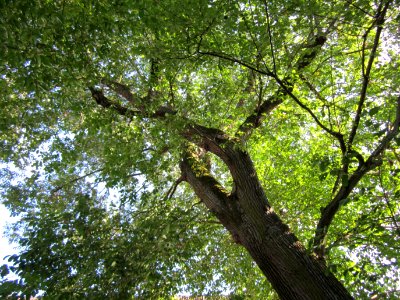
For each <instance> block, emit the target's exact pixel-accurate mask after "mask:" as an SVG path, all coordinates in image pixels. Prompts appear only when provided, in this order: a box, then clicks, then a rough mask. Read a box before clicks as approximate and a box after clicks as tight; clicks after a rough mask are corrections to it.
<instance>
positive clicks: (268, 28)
mask: <svg viewBox="0 0 400 300" xmlns="http://www.w3.org/2000/svg"><path fill="white" fill-rule="evenodd" d="M263 2H264V8H265V14H266V16H267V30H268V37H269V45H270V48H271V56H272V62H273V64H274V74H276V60H275V50H274V46H273V43H272V32H271V22H270V17H269V11H268V4H267V1H266V0H263Z"/></svg>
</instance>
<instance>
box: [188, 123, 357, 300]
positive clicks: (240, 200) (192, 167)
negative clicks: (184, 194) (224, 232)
mask: <svg viewBox="0 0 400 300" xmlns="http://www.w3.org/2000/svg"><path fill="white" fill-rule="evenodd" d="M195 131H196V135H197V137H196V138H195V139H192V140H193V142H194V143H196V144H197V145H198V146H200V147H201V148H203V149H205V150H207V151H210V152H212V153H214V154H216V155H217V156H219V157H220V158H221V159H222V160H223V161H224V163H225V164H226V165H227V166H228V168H229V170H230V173H231V175H232V178H233V181H234V188H233V190H232V192H228V191H227V190H225V189H224V187H222V186H221V185H220V184H219V183H218V181H217V180H216V179H215V178H214V177H213V176H212V175H211V174H210V173H209V171H208V169H207V166H206V164H205V163H204V162H203V161H202V160H201V157H199V156H198V155H196V154H195V152H194V151H191V150H190V149H189V150H188V152H187V154H186V156H185V158H184V159H183V161H182V163H181V170H182V174H183V178H184V180H185V181H187V182H188V183H189V184H190V185H191V187H192V188H193V190H194V191H195V193H196V194H197V196H198V197H199V198H200V199H201V200H202V201H203V202H204V204H205V205H206V206H207V207H208V208H209V209H210V210H211V211H212V212H213V213H214V214H215V215H216V217H217V218H218V219H219V220H220V222H221V223H222V224H223V225H224V226H225V227H226V228H227V229H228V231H229V232H230V233H231V234H232V237H233V239H234V240H235V241H236V242H237V243H240V244H241V245H243V246H244V247H245V248H246V249H247V251H248V252H249V253H250V255H251V256H252V257H253V259H254V260H255V262H256V263H257V265H258V266H259V267H260V269H261V270H262V272H263V273H264V274H265V276H266V277H267V279H268V280H269V281H270V283H271V284H272V286H273V287H274V289H275V290H276V292H277V293H278V295H279V296H280V298H281V299H352V297H351V296H350V294H349V293H348V291H347V290H346V289H345V288H344V287H343V285H342V284H341V283H340V282H339V281H338V280H337V279H336V278H335V277H334V276H333V275H332V274H330V273H329V272H328V270H326V268H324V266H323V265H322V264H321V263H320V262H319V261H318V260H317V259H315V258H314V257H311V256H310V255H308V254H307V253H306V251H305V249H304V247H303V246H302V244H301V243H300V242H299V241H298V239H297V238H296V236H295V235H294V234H293V233H291V231H290V229H289V227H288V226H287V225H286V224H284V223H283V222H282V221H281V219H280V218H279V217H278V215H277V214H276V213H275V212H274V211H273V209H272V207H271V206H270V204H269V202H268V199H267V197H266V195H265V193H264V191H263V188H262V186H261V184H260V181H259V180H258V178H257V174H256V171H255V169H254V166H253V163H252V160H251V159H250V157H249V155H248V154H247V153H246V152H245V151H243V150H241V149H240V148H239V147H238V145H237V144H235V143H234V142H232V141H231V140H229V139H228V138H226V137H225V136H224V135H223V133H222V132H219V131H217V130H211V129H207V128H204V127H200V126H197V127H196V128H195ZM193 132H194V131H193ZM193 132H192V133H193ZM188 135H189V134H188ZM199 136H200V139H199V138H198V137H199Z"/></svg>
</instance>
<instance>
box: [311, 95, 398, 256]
mask: <svg viewBox="0 0 400 300" xmlns="http://www.w3.org/2000/svg"><path fill="white" fill-rule="evenodd" d="M399 126H400V96H398V98H397V108H396V118H395V120H394V122H393V125H392V129H391V130H390V131H389V132H388V133H387V134H386V135H385V137H383V139H382V140H381V142H380V143H379V144H378V146H377V147H376V148H375V150H374V151H373V152H372V153H371V154H370V156H369V157H368V159H367V160H366V161H365V162H363V160H360V159H359V166H358V168H357V170H356V171H354V173H353V174H352V175H351V176H350V177H349V178H348V180H347V182H346V181H344V182H343V183H342V186H341V188H340V189H339V191H338V192H337V194H336V195H335V197H334V198H333V199H332V201H331V202H330V203H329V204H328V205H327V206H326V207H325V208H324V209H323V210H322V214H321V218H320V220H319V222H318V225H317V228H316V231H315V235H314V241H313V247H314V249H313V251H314V253H315V254H317V256H318V257H320V258H323V257H324V256H325V246H326V245H325V238H326V235H327V232H328V229H329V226H330V225H331V223H332V221H333V219H334V217H335V215H336V213H337V212H338V210H339V208H340V207H341V206H343V205H345V204H346V203H348V202H349V201H346V199H347V198H348V197H349V195H350V193H351V192H352V191H353V190H354V188H355V186H356V185H357V184H358V182H359V181H360V180H361V179H362V178H363V177H364V175H365V174H367V173H368V172H369V171H371V170H373V169H374V168H376V167H377V166H379V165H381V164H382V160H381V155H382V153H383V152H384V151H385V150H386V149H387V148H388V147H389V144H390V142H391V141H392V140H393V139H394V138H395V137H396V136H397V135H398V134H399Z"/></svg>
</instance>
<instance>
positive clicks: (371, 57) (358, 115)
mask: <svg viewBox="0 0 400 300" xmlns="http://www.w3.org/2000/svg"><path fill="white" fill-rule="evenodd" d="M389 4H390V1H388V2H386V4H385V6H384V7H383V9H382V10H380V9H379V10H378V14H377V17H376V19H375V22H374V25H375V26H377V28H376V33H375V37H374V44H373V46H372V50H371V53H370V55H369V59H368V63H367V68H366V69H365V70H363V83H362V87H361V92H360V99H359V101H358V106H357V111H356V116H355V118H354V122H353V126H352V128H351V132H350V135H349V139H348V142H347V144H348V147H349V149H350V148H351V145H352V143H353V140H354V138H355V136H356V133H357V129H358V125H359V123H360V119H361V112H362V109H363V106H364V102H365V99H366V97H367V89H368V85H369V80H370V74H371V70H372V64H373V62H374V60H375V57H376V52H377V49H378V46H379V40H380V36H381V33H382V30H383V26H382V25H383V23H384V22H385V16H386V12H387V10H388V7H389ZM367 32H368V30H367ZM364 46H365V45H363V47H364ZM362 63H363V66H364V62H362ZM363 68H364V67H363ZM364 71H365V72H364Z"/></svg>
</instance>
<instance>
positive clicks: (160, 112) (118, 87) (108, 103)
mask: <svg viewBox="0 0 400 300" xmlns="http://www.w3.org/2000/svg"><path fill="white" fill-rule="evenodd" d="M110 85H111V84H110ZM113 86H114V88H115V92H116V93H118V94H119V95H125V96H126V97H127V98H126V99H129V98H131V96H130V95H132V94H131V93H130V92H129V89H128V87H126V86H125V85H122V84H120V83H115V82H114V83H113ZM89 90H90V92H91V94H92V97H93V98H94V99H95V101H96V102H97V104H99V105H100V106H102V107H104V108H112V109H113V110H114V111H116V112H117V113H118V114H120V115H122V116H129V117H132V116H141V117H144V118H164V117H165V116H166V115H167V114H171V115H174V114H176V111H175V110H174V109H172V108H171V107H169V106H164V105H161V106H159V107H158V108H157V109H156V110H155V111H151V110H149V109H148V108H147V107H145V105H141V106H140V107H139V108H138V107H137V105H136V102H131V103H132V104H134V105H133V106H134V108H133V109H131V108H128V107H126V106H122V105H121V104H119V103H118V102H116V101H113V100H111V99H109V98H108V97H106V96H105V95H104V93H103V91H101V90H99V89H95V88H94V87H89ZM128 92H129V93H128ZM125 96H124V98H125ZM132 97H133V96H132ZM142 100H143V99H142Z"/></svg>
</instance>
